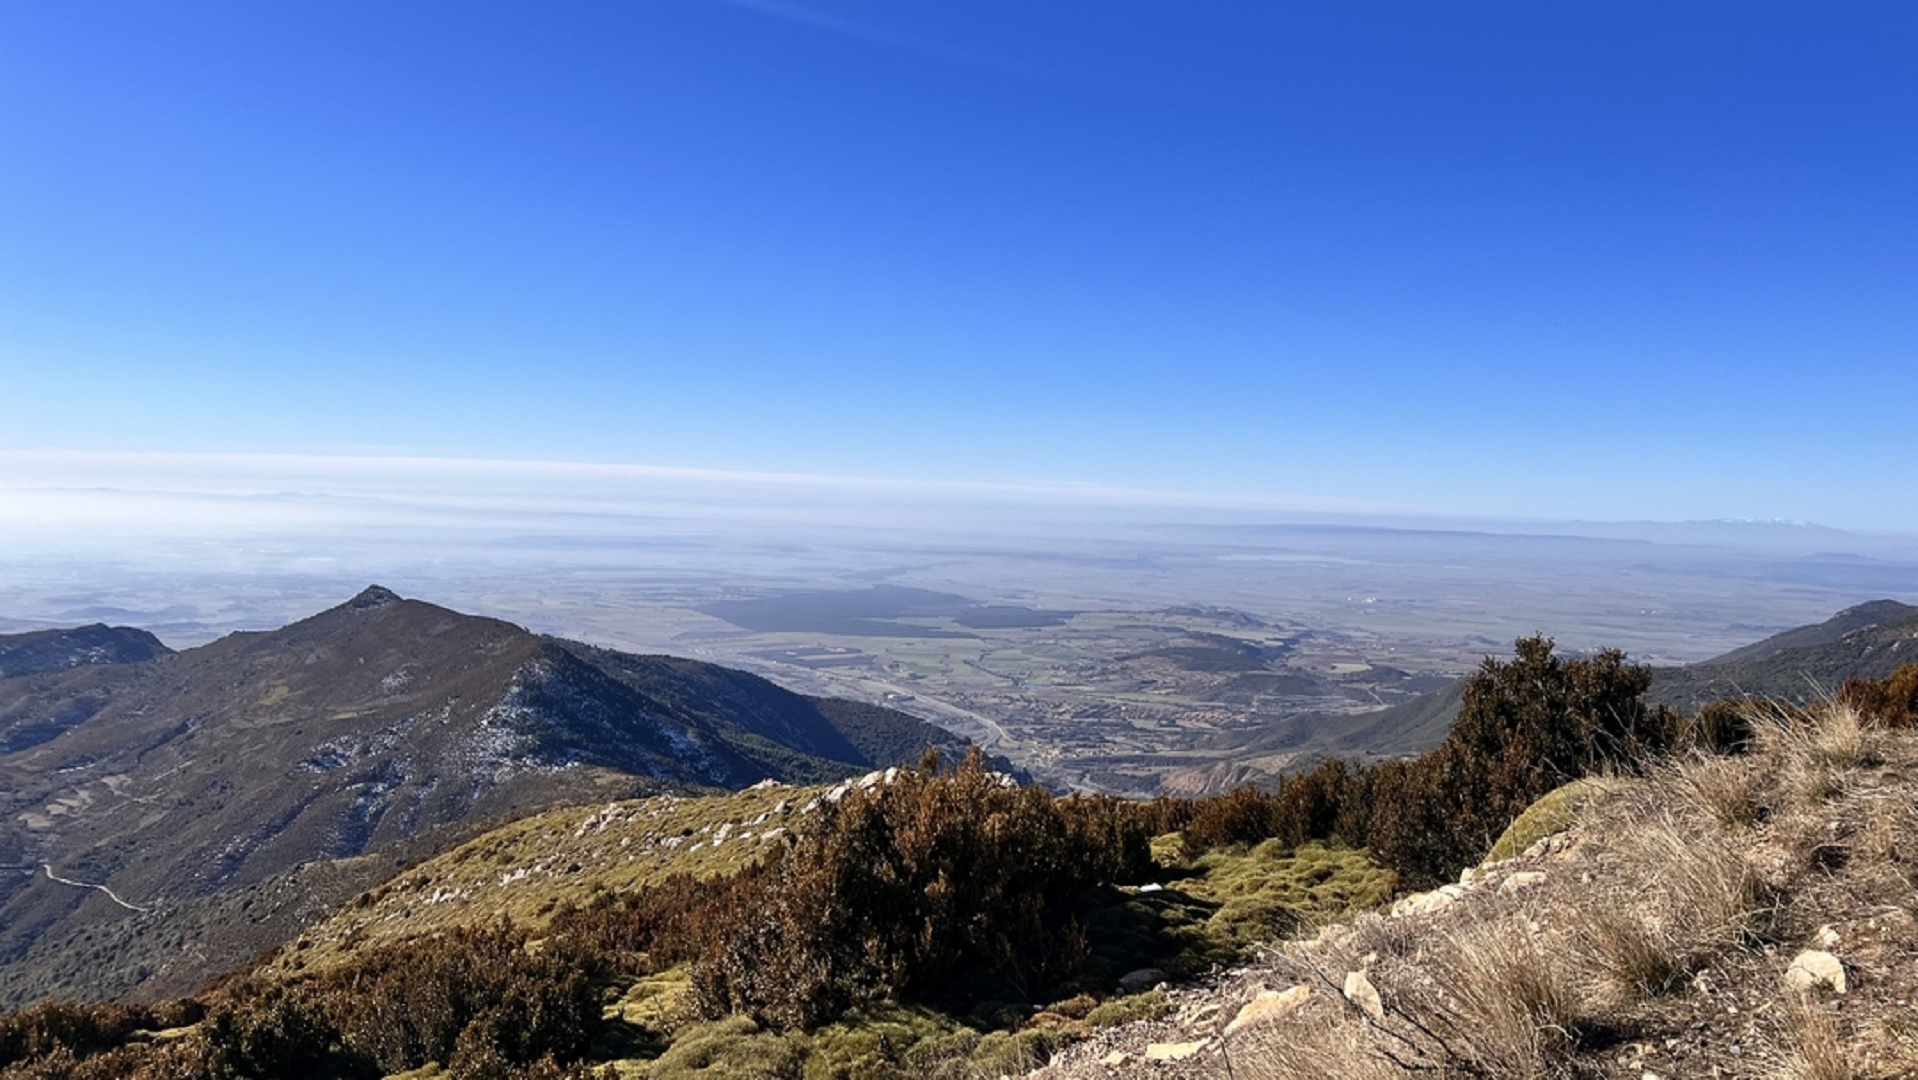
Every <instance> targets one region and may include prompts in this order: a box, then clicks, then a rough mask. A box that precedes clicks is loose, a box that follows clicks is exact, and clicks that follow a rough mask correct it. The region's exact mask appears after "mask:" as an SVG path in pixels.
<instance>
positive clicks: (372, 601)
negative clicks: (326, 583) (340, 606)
mask: <svg viewBox="0 0 1918 1080" xmlns="http://www.w3.org/2000/svg"><path fill="white" fill-rule="evenodd" d="M401 599H402V597H401V596H400V594H399V593H396V592H394V591H393V590H391V589H389V588H387V587H386V586H384V585H368V586H367V587H366V588H364V589H362V590H360V595H358V596H355V597H354V598H353V599H351V600H348V601H347V602H346V606H347V607H350V608H376V607H385V606H386V605H388V604H397V603H399V602H400V600H401Z"/></svg>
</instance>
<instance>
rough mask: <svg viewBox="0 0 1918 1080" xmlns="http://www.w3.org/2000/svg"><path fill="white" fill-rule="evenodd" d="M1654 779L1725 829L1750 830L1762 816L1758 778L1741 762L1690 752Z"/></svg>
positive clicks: (1684, 803) (1680, 799) (1678, 798)
mask: <svg viewBox="0 0 1918 1080" xmlns="http://www.w3.org/2000/svg"><path fill="white" fill-rule="evenodd" d="M1657 776H1658V778H1659V780H1660V781H1661V782H1662V784H1663V786H1664V787H1665V788H1667V789H1669V790H1670V792H1671V793H1672V794H1673V795H1674V796H1676V799H1677V801H1678V802H1679V803H1680V804H1681V805H1684V806H1689V807H1691V808H1694V809H1696V810H1698V811H1700V812H1701V813H1703V814H1705V815H1706V816H1707V817H1709V818H1711V819H1712V820H1713V821H1715V822H1717V823H1718V824H1719V825H1721V826H1723V827H1725V828H1727V829H1744V828H1750V827H1751V826H1753V825H1756V824H1758V821H1759V818H1760V817H1761V816H1762V815H1761V814H1760V809H1761V807H1760V801H1759V776H1758V774H1757V772H1756V771H1755V770H1753V769H1752V768H1751V766H1750V765H1749V763H1747V762H1745V761H1743V760H1740V759H1737V758H1727V757H1721V756H1719V755H1716V754H1705V753H1693V754H1691V755H1690V756H1688V757H1684V758H1680V759H1678V760H1677V761H1674V762H1672V763H1671V764H1669V765H1667V766H1666V767H1665V768H1664V769H1662V770H1660V771H1659V772H1658V774H1657Z"/></svg>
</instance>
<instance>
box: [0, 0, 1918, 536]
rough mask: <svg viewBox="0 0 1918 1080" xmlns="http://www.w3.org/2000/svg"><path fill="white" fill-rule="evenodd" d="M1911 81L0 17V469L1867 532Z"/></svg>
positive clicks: (1382, 32) (1119, 29)
mask: <svg viewBox="0 0 1918 1080" xmlns="http://www.w3.org/2000/svg"><path fill="white" fill-rule="evenodd" d="M1914 56H1918V6H1914V5H1912V4H1909V3H1905V2H1886V3H1876V4H1872V3H1859V4H1847V3H1834V4H1821V5H1809V4H1792V5H1786V4H1769V3H1749V2H1740V3H1715V4H1714V3H1697V4H1671V3H1607V4H1596V3H1585V4H1544V3H1537V2H1526V3H1496V4H1495V3H1467V4H1436V3H1400V4H1366V3H1360V2H1353V0H1338V2H1314V3H1285V2H1276V0H1260V2H1247V3H1221V2H1192V3H1156V4H1154V3H1120V2H1114V0H1100V2H1043V0H1020V2H1016V3H1015V2H998V0H968V2H966V3H937V4H935V3H916V2H905V0H889V2H841V0H791V2H788V0H739V2H735V3H725V2H720V0H626V2H623V3H586V2H580V3H567V4H531V3H518V4H513V3H485V4H481V3H459V4H454V3H445V4H428V3H395V2H391V0H387V2H381V3H369V4H358V3H345V2H338V0H332V2H328V3H325V4H293V3H286V4H270V5H262V4H238V3H235V4H206V3H193V2H190V0H171V2H166V3H159V2H153V3H137V4H128V3H94V4H87V5H76V4H32V3H24V2H15V3H7V4H4V5H0V404H3V405H4V410H5V413H4V415H5V420H4V422H3V423H0V450H10V451H23V450H46V449H62V450H83V451H113V452H119V453H139V452H154V453H160V452H175V453H179V452H184V453H219V454H235V453H239V454H302V455H380V456H432V457H475V458H499V459H518V460H542V461H580V462H606V463H629V464H641V465H657V466H668V467H677V468H697V469H717V470H746V471H756V472H763V471H773V472H794V473H823V474H833V475H843V476H857V477H873V478H879V479H884V480H889V481H907V482H913V481H925V482H928V483H951V482H961V481H976V482H988V483H1002V484H1032V485H1038V486H1046V485H1056V484H1068V485H1069V484H1087V485H1099V486H1101V487H1104V488H1113V489H1155V490H1162V491H1174V492H1192V493H1198V494H1199V495H1201V496H1206V495H1213V496H1220V497H1232V498H1236V499H1246V498H1251V499H1255V500H1271V502H1272V503H1273V504H1274V505H1286V504H1290V503H1297V504H1299V505H1306V506H1312V505H1326V504H1333V503H1336V504H1339V505H1350V506H1353V507H1357V508H1370V509H1376V510H1380V511H1406V512H1443V513H1454V514H1487V515H1503V516H1514V515H1516V516H1529V517H1581V518H1634V519H1636V518H1659V519H1691V518H1716V517H1758V518H1768V517H1785V518H1793V519H1806V520H1816V521H1820V522H1823V523H1826V524H1831V525H1837V526H1844V527H1854V528H1866V529H1892V530H1908V531H1918V499H1913V498H1912V497H1911V495H1912V493H1913V490H1914V488H1913V482H1912V479H1911V477H1912V476H1913V475H1915V474H1918V436H1914V435H1913V433H1912V432H1913V428H1912V415H1913V411H1912V402H1913V400H1914V399H1915V398H1918V374H1914V369H1918V363H1914V360H1918V63H1914V62H1913V60H1912V58H1913V57H1914ZM6 460H8V461H12V462H14V463H15V464H16V467H18V462H20V461H23V460H27V459H25V458H21V457H18V456H15V457H12V458H8V459H6Z"/></svg>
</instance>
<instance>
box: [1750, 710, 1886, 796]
mask: <svg viewBox="0 0 1918 1080" xmlns="http://www.w3.org/2000/svg"><path fill="white" fill-rule="evenodd" d="M1883 734H1884V733H1883V732H1882V731H1881V730H1879V729H1877V728H1875V727H1874V726H1872V725H1869V724H1867V723H1866V721H1865V718H1864V716H1863V715H1862V714H1860V713H1859V711H1858V710H1857V709H1855V708H1853V707H1851V706H1850V705H1846V704H1843V703H1840V702H1829V703H1826V704H1824V705H1822V706H1820V707H1818V708H1816V709H1812V710H1804V709H1790V708H1784V707H1775V708H1772V709H1771V710H1769V711H1767V712H1765V713H1762V714H1760V715H1758V716H1756V717H1755V718H1754V719H1753V723H1752V743H1753V745H1754V746H1755V747H1756V749H1757V757H1758V758H1759V759H1760V760H1762V761H1765V762H1767V763H1768V764H1769V765H1770V766H1771V777H1772V779H1773V781H1774V782H1775V785H1776V791H1777V792H1778V794H1779V795H1781V796H1783V797H1784V798H1785V799H1786V800H1788V801H1790V802H1795V803H1798V804H1801V805H1803V804H1812V803H1820V802H1826V801H1829V800H1831V799H1833V798H1836V797H1837V796H1838V795H1839V794H1841V793H1842V792H1843V791H1844V789H1845V784H1846V781H1847V780H1848V779H1849V775H1850V773H1851V772H1852V771H1853V770H1856V769H1859V768H1862V767H1865V766H1869V765H1875V764H1878V763H1880V762H1881V761H1883V760H1884V758H1883V753H1882V750H1883V745H1882V742H1883Z"/></svg>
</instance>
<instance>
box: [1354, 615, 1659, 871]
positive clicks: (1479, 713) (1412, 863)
mask: <svg viewBox="0 0 1918 1080" xmlns="http://www.w3.org/2000/svg"><path fill="white" fill-rule="evenodd" d="M1553 645H1554V643H1553V641H1552V639H1551V638H1548V637H1544V636H1534V637H1529V638H1520V639H1519V640H1518V642H1517V644H1516V648H1515V650H1514V656H1513V658H1512V659H1511V660H1503V661H1502V660H1498V659H1495V658H1493V657H1486V659H1485V662H1484V663H1483V664H1481V665H1480V666H1479V669H1478V672H1477V673H1476V674H1474V675H1473V676H1472V678H1471V680H1470V681H1469V682H1468V683H1467V684H1466V686H1465V691H1464V696H1463V699H1462V701H1461V704H1460V706H1459V716H1458V721H1457V722H1456V723H1455V724H1454V725H1453V726H1452V730H1451V733H1450V734H1448V735H1447V736H1446V739H1445V742H1443V743H1442V744H1440V745H1439V747H1438V749H1436V750H1434V751H1432V752H1431V753H1429V754H1426V755H1425V756H1424V757H1422V758H1420V759H1418V760H1417V761H1415V762H1408V763H1405V764H1404V765H1403V766H1402V767H1395V768H1392V769H1386V770H1381V771H1380V773H1379V775H1377V776H1376V777H1374V779H1373V784H1372V792H1371V795H1372V820H1371V822H1370V828H1369V830H1368V831H1369V835H1368V842H1369V844H1370V846H1371V847H1372V848H1373V850H1374V851H1375V852H1376V853H1377V854H1378V855H1379V856H1380V857H1381V858H1382V859H1383V860H1384V861H1385V862H1386V863H1388V864H1389V865H1391V866H1392V867H1393V868H1394V869H1397V870H1398V871H1399V872H1400V874H1401V876H1402V877H1403V878H1404V879H1405V883H1406V884H1409V885H1430V884H1433V883H1436V882H1438V881H1442V880H1445V879H1448V878H1449V877H1451V876H1452V875H1453V874H1456V873H1457V872H1458V871H1459V869H1461V868H1462V867H1465V866H1469V865H1471V864H1472V863H1474V862H1476V861H1477V860H1478V859H1479V857H1480V856H1482V855H1483V854H1484V852H1485V850H1486V848H1488V847H1489V846H1490V845H1491V843H1492V841H1493V840H1494V839H1496V838H1497V836H1498V834H1499V833H1500V832H1502V831H1503V830H1504V828H1505V826H1506V825H1508V824H1510V823H1511V821H1512V819H1513V818H1515V817H1517V816H1518V815H1519V814H1520V813H1521V812H1522V811H1524V809H1525V808H1526V807H1527V806H1529V805H1531V803H1532V802H1533V801H1534V800H1536V799H1537V798H1538V797H1539V796H1541V795H1543V794H1545V793H1546V792H1548V791H1551V790H1552V789H1553V788H1556V787H1558V786H1559V785H1561V784H1564V783H1566V782H1568V781H1570V780H1575V779H1577V778H1578V777H1581V776H1586V775H1590V774H1592V773H1595V772H1601V771H1604V770H1607V769H1618V770H1623V771H1634V770H1636V769H1637V768H1638V767H1639V763H1640V762H1642V761H1643V760H1644V759H1645V758H1646V756H1647V755H1649V754H1655V753H1660V752H1663V751H1665V750H1668V749H1669V748H1670V747H1671V745H1672V740H1673V738H1674V736H1675V734H1676V732H1677V730H1678V718H1677V716H1676V714H1674V713H1673V712H1672V711H1671V710H1670V709H1668V708H1666V707H1664V706H1657V707H1653V706H1648V705H1646V703H1645V691H1646V690H1647V689H1648V688H1649V687H1650V686H1651V678H1652V675H1651V669H1650V668H1648V667H1644V666H1640V665H1631V664H1627V663H1626V662H1625V654H1624V653H1622V652H1620V651H1618V650H1616V649H1607V650H1605V651H1604V652H1601V653H1599V654H1597V655H1596V656H1592V657H1589V658H1577V659H1570V660H1567V659H1563V658H1561V657H1558V656H1556V655H1554V654H1553Z"/></svg>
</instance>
